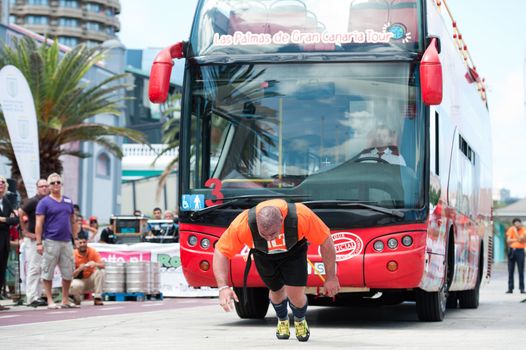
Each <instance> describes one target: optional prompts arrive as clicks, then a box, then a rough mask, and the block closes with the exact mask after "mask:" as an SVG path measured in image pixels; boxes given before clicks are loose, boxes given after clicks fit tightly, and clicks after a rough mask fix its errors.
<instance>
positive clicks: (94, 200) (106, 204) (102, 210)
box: [0, 24, 126, 223]
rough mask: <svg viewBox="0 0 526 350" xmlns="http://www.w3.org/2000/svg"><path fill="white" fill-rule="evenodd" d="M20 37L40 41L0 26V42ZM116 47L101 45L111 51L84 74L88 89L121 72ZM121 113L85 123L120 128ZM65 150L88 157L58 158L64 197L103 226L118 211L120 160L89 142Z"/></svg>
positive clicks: (2, 166)
mask: <svg viewBox="0 0 526 350" xmlns="http://www.w3.org/2000/svg"><path fill="white" fill-rule="evenodd" d="M23 36H29V37H31V38H33V39H34V40H36V41H40V42H42V41H43V40H44V38H43V37H42V36H39V35H37V34H35V33H32V32H30V31H28V30H26V29H24V28H19V27H16V26H9V27H6V26H4V25H1V24H0V42H3V43H6V44H7V45H11V44H12V43H13V40H14V38H21V37H23ZM119 44H120V43H119V42H118V41H116V40H115V41H113V42H111V41H108V42H106V43H105V45H112V48H111V50H110V51H108V53H107V55H106V59H105V61H104V65H102V64H101V65H95V66H93V67H92V68H91V69H90V70H89V71H88V72H87V74H86V75H85V77H84V81H85V82H86V83H88V85H89V86H94V85H96V84H99V83H100V82H102V81H103V80H105V79H107V78H109V77H111V76H113V75H115V74H120V73H123V72H124V53H125V48H124V47H123V46H122V45H119ZM61 49H62V50H67V49H68V48H67V47H61ZM120 94H121V96H120V97H121V98H123V97H124V92H121V93H120ZM121 111H122V113H121V114H120V115H119V116H114V115H96V116H94V117H92V118H90V119H89V120H88V122H96V123H101V124H107V125H110V126H119V127H123V126H125V125H126V119H125V106H124V103H122V104H121ZM114 141H115V142H117V143H118V144H120V145H122V138H121V137H118V138H117V137H115V138H114ZM67 147H68V148H70V149H72V150H80V151H82V152H84V153H88V154H91V157H88V158H85V159H79V158H76V157H71V156H65V157H63V158H62V160H63V167H64V172H63V174H62V176H63V180H64V187H63V189H64V194H65V195H67V196H68V197H70V198H71V199H72V200H73V201H74V202H75V203H78V204H79V205H80V208H81V212H82V214H84V215H85V216H91V215H95V216H97V217H98V218H99V222H101V223H107V222H108V220H109V217H110V216H111V215H112V214H120V212H121V204H122V200H121V175H122V165H121V164H122V163H121V160H120V159H119V158H116V157H115V156H113V155H112V154H111V153H109V152H108V151H107V150H106V149H105V148H103V147H101V146H100V145H98V144H95V143H93V142H76V143H70V144H68V145H67ZM10 173H11V171H10V166H9V164H8V163H7V159H5V158H3V157H2V156H1V155H0V174H2V175H4V176H6V177H9V176H10Z"/></svg>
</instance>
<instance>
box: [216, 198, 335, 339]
mask: <svg viewBox="0 0 526 350" xmlns="http://www.w3.org/2000/svg"><path fill="white" fill-rule="evenodd" d="M307 242H310V243H312V244H317V245H320V252H321V257H322V259H323V263H324V265H325V281H324V287H325V291H326V294H327V295H328V296H329V297H332V296H334V295H336V294H337V293H338V291H339V289H340V283H339V281H338V277H337V276H336V251H335V249H334V243H333V241H332V238H331V236H330V231H329V228H328V227H327V226H326V225H325V224H324V223H323V221H321V219H320V218H319V217H318V216H316V214H314V212H312V211H311V210H310V209H309V208H307V207H306V206H305V205H303V204H301V203H296V204H294V203H291V204H288V203H287V202H285V201H284V200H282V199H273V200H268V201H265V202H262V203H260V204H258V205H257V206H256V207H254V208H252V209H250V210H245V211H244V212H242V213H241V214H239V215H238V216H237V217H236V218H235V219H234V221H233V222H232V224H230V226H229V227H228V229H227V230H226V231H225V232H224V233H223V235H222V236H221V238H220V239H219V241H218V242H217V244H216V249H215V253H214V263H213V265H214V274H215V278H216V281H217V286H218V288H219V304H220V305H221V306H222V307H223V309H224V310H225V311H230V310H232V308H233V305H232V301H236V302H239V300H238V297H237V295H236V293H235V292H234V291H233V290H232V288H230V284H229V259H231V258H232V257H234V255H236V254H237V253H239V252H240V251H241V250H242V248H243V247H244V246H245V245H247V246H248V247H250V248H251V253H252V254H253V255H254V262H255V264H256V268H257V271H258V273H259V275H260V276H261V279H262V280H263V282H264V283H265V285H266V286H267V287H268V288H269V289H270V293H269V298H270V302H271V304H272V306H273V307H274V309H275V310H276V315H277V317H278V325H277V330H276V337H277V338H278V339H288V338H289V337H290V330H289V318H288V309H287V304H289V305H290V308H291V310H292V314H293V316H294V327H295V331H296V338H297V339H298V340H299V341H307V340H308V339H309V336H310V331H309V327H308V325H307V321H306V320H305V314H306V312H307V297H306V295H305V286H306V284H307V277H308V276H307V247H308V246H307ZM248 259H250V255H249V258H248ZM247 263H248V261H247ZM245 282H246V281H245Z"/></svg>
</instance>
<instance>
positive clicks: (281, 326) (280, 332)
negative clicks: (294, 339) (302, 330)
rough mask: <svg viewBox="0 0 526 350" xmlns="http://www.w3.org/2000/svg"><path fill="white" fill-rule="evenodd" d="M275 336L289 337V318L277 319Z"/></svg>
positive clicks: (280, 337)
mask: <svg viewBox="0 0 526 350" xmlns="http://www.w3.org/2000/svg"><path fill="white" fill-rule="evenodd" d="M276 337H278V339H289V337H290V328H289V320H284V321H280V320H278V327H277V329H276Z"/></svg>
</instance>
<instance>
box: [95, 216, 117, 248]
mask: <svg viewBox="0 0 526 350" xmlns="http://www.w3.org/2000/svg"><path fill="white" fill-rule="evenodd" d="M113 220H114V219H113V218H110V224H109V225H108V226H106V227H105V228H104V229H103V230H102V232H101V233H100V239H99V242H102V243H108V244H115V243H117V236H115V232H113Z"/></svg>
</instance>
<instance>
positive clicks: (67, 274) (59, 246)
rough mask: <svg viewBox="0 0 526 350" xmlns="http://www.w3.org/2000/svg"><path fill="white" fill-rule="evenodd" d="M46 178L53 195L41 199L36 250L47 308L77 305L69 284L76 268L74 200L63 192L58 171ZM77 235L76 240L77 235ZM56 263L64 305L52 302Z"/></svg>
mask: <svg viewBox="0 0 526 350" xmlns="http://www.w3.org/2000/svg"><path fill="white" fill-rule="evenodd" d="M47 181H48V184H49V190H50V194H49V196H47V197H44V198H42V199H41V200H40V202H38V205H37V209H36V226H35V235H36V241H37V243H36V245H37V252H38V253H39V254H42V280H43V284H44V291H45V293H46V297H47V302H48V308H49V309H58V308H60V307H62V308H72V307H77V306H76V305H74V304H70V303H69V301H68V293H69V287H70V286H71V280H72V279H73V270H74V268H75V263H74V260H73V246H72V244H71V237H72V236H73V230H72V228H73V224H74V218H75V215H74V211H73V201H72V200H71V199H69V198H68V197H66V196H63V195H62V178H61V177H60V175H59V174H57V173H53V174H51V175H49V177H48V179H47ZM74 238H75V240H76V239H77V237H76V236H75V237H74ZM57 264H58V266H59V268H60V273H61V274H62V304H61V305H60V306H58V305H56V304H54V303H53V295H52V293H51V288H52V281H53V274H54V271H55V266H56V265H57Z"/></svg>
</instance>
